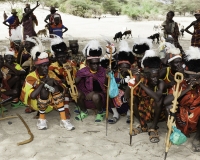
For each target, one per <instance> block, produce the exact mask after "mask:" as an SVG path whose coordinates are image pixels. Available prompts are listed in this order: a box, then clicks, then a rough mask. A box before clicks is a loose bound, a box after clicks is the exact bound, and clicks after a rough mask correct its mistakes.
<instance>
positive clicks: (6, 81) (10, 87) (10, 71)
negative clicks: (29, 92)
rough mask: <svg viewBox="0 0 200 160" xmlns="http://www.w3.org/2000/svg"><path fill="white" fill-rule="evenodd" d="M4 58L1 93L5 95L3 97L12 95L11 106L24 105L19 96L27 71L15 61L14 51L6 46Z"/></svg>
mask: <svg viewBox="0 0 200 160" xmlns="http://www.w3.org/2000/svg"><path fill="white" fill-rule="evenodd" d="M4 60H5V63H4V65H3V67H2V68H1V72H2V73H3V81H2V84H3V86H2V88H3V89H4V91H2V92H1V93H2V94H3V95H5V97H4V98H3V99H6V98H8V97H12V99H13V100H12V102H11V106H12V107H13V108H18V107H24V104H23V103H22V102H21V101H19V96H20V92H21V76H23V75H25V74H26V72H25V71H24V70H23V69H22V68H21V66H20V65H19V64H17V63H15V57H14V51H10V50H8V48H6V53H5V55H4Z"/></svg>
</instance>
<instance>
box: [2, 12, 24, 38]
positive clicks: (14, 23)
mask: <svg viewBox="0 0 200 160" xmlns="http://www.w3.org/2000/svg"><path fill="white" fill-rule="evenodd" d="M11 14H12V16H10V17H9V18H8V19H7V20H5V21H4V22H3V24H4V25H6V26H8V27H9V36H11V29H16V28H17V27H18V26H19V24H20V22H19V18H18V16H17V11H16V9H12V11H11Z"/></svg>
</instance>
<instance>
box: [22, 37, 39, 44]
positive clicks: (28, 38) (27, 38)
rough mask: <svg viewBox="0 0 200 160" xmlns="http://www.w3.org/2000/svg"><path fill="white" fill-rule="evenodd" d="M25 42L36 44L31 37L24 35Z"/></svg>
mask: <svg viewBox="0 0 200 160" xmlns="http://www.w3.org/2000/svg"><path fill="white" fill-rule="evenodd" d="M25 41H29V42H32V43H34V44H37V42H36V40H35V39H33V38H32V37H29V36H28V35H26V40H25Z"/></svg>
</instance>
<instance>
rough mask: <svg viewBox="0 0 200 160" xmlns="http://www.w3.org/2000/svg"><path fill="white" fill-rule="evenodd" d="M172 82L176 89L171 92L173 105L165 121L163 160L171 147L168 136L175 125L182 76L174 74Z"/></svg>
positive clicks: (178, 73) (177, 73)
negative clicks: (174, 83)
mask: <svg viewBox="0 0 200 160" xmlns="http://www.w3.org/2000/svg"><path fill="white" fill-rule="evenodd" d="M174 80H175V81H176V83H177V84H176V88H174V91H173V96H174V100H173V101H172V103H173V105H172V108H171V109H170V112H171V114H170V115H169V116H168V121H167V127H168V132H167V134H166V139H165V157H164V160H166V158H167V153H168V151H169V148H170V147H171V145H172V144H171V142H170V135H171V133H172V126H174V125H175V121H174V120H175V118H174V116H175V115H174V114H175V113H176V111H177V108H178V106H177V105H178V102H177V100H178V97H179V96H180V95H181V91H182V88H181V89H179V88H180V83H181V82H182V81H183V74H182V73H180V72H176V74H175V76H174Z"/></svg>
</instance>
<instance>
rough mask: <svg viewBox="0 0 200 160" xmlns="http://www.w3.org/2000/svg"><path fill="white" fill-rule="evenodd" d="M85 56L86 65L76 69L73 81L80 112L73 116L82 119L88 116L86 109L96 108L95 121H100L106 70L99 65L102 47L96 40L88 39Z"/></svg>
mask: <svg viewBox="0 0 200 160" xmlns="http://www.w3.org/2000/svg"><path fill="white" fill-rule="evenodd" d="M83 55H84V56H86V65H87V66H86V67H84V68H82V69H80V70H78V71H77V74H76V78H75V82H76V84H77V89H78V93H79V95H78V102H77V104H78V106H79V107H80V109H81V113H80V114H79V115H78V116H76V117H75V119H76V120H78V121H79V120H81V119H84V118H86V117H87V116H88V111H87V109H97V116H96V119H95V122H102V121H103V118H104V112H103V109H104V108H105V95H106V89H105V86H104V84H105V81H106V70H105V69H104V68H103V67H101V66H99V65H100V56H101V55H102V48H101V46H100V44H99V42H98V41H96V40H92V41H90V42H89V43H88V44H87V45H86V46H85V48H84V49H83Z"/></svg>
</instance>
